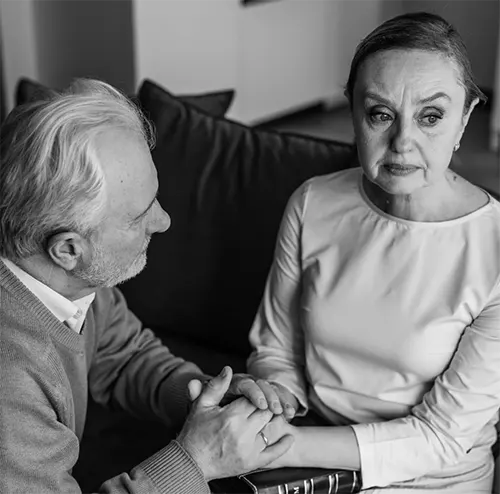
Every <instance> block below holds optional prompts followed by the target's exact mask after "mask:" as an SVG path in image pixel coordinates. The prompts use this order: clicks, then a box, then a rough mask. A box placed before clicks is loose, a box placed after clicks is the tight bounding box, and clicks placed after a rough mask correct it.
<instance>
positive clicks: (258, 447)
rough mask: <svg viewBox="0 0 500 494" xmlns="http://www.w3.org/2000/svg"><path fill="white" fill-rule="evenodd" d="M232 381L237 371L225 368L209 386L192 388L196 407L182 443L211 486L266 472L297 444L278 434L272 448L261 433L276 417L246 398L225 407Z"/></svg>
mask: <svg viewBox="0 0 500 494" xmlns="http://www.w3.org/2000/svg"><path fill="white" fill-rule="evenodd" d="M231 377H232V371H231V368H230V367H225V368H224V369H223V371H222V372H221V373H220V374H219V375H218V376H217V377H214V378H213V379H212V380H210V381H208V382H207V383H205V384H204V385H203V386H202V385H201V383H200V382H199V381H196V380H194V381H191V382H190V383H189V386H188V388H189V393H190V396H191V399H194V400H195V401H194V403H193V406H192V408H191V412H190V414H189V416H188V418H187V420H186V423H185V424H184V427H183V428H182V431H181V433H180V434H179V437H178V438H177V441H178V442H179V443H180V444H181V445H182V446H183V448H184V449H185V450H186V451H187V452H188V453H189V454H190V455H191V456H192V458H193V459H194V461H195V462H196V463H197V464H198V466H199V467H200V469H201V470H202V471H203V473H204V475H205V478H206V479H207V481H208V480H212V479H215V478H224V477H230V476H234V475H239V474H241V473H244V472H248V471H250V470H254V469H256V468H262V467H264V466H266V465H268V464H270V463H271V462H273V461H275V460H276V459H277V458H279V457H280V456H281V455H283V454H284V453H285V452H286V451H287V450H288V449H289V448H290V446H291V445H292V443H293V438H292V436H291V435H290V434H288V433H284V434H281V435H280V433H279V431H278V433H276V434H275V433H274V432H273V442H272V443H270V442H269V443H268V444H266V443H265V441H264V439H263V438H262V435H261V434H260V432H261V431H262V429H263V428H264V427H265V426H266V424H268V423H269V421H270V420H271V418H272V417H273V414H272V412H270V411H269V410H267V409H266V410H260V409H258V408H256V407H255V406H253V405H252V404H251V403H250V402H249V401H248V400H247V399H246V398H239V399H237V400H235V401H233V402H232V403H230V404H229V405H227V406H225V407H220V406H219V403H220V401H221V400H222V398H223V396H224V394H225V393H226V392H227V390H228V388H229V385H230V383H231Z"/></svg>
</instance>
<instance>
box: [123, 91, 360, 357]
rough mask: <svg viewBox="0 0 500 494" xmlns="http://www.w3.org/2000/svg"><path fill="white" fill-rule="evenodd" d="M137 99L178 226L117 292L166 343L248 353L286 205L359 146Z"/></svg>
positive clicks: (165, 96)
mask: <svg viewBox="0 0 500 494" xmlns="http://www.w3.org/2000/svg"><path fill="white" fill-rule="evenodd" d="M138 96H139V100H140V103H141V105H142V108H143V110H144V111H145V113H146V115H147V116H148V117H149V118H150V119H151V120H152V121H153V123H154V124H155V126H156V130H157V144H156V148H155V149H154V150H153V160H154V162H155V165H156V167H157V170H158V175H159V182H160V192H159V201H160V203H161V205H162V206H163V207H164V209H165V210H166V211H167V212H168V213H169V214H170V216H171V218H172V225H171V227H170V229H169V230H168V231H167V232H165V233H163V234H159V235H155V236H154V237H153V239H152V241H151V243H150V247H149V251H148V264H147V267H146V268H145V270H144V271H143V272H142V273H141V274H139V275H138V276H137V277H135V278H133V279H131V280H129V281H128V282H126V283H125V284H123V285H121V286H120V288H121V289H122V291H123V292H124V294H125V296H126V298H127V301H128V303H129V306H130V308H131V309H132V310H133V311H134V312H135V313H136V314H137V316H139V317H140V318H141V320H142V321H143V322H144V323H145V324H146V325H148V326H149V327H151V328H152V329H154V330H155V331H156V332H157V333H158V334H159V335H160V336H161V335H162V334H166V332H168V333H169V334H173V333H175V334H177V335H179V336H182V337H183V338H186V339H188V340H190V341H193V342H196V343H200V344H203V345H206V346H212V347H217V348H219V349H225V350H229V351H234V352H237V353H240V354H242V355H246V354H247V353H248V352H249V349H250V347H249V343H248V339H247V337H248V331H249V329H250V326H251V324H252V322H253V318H254V316H255V314H256V311H257V308H258V305H259V303H260V299H261V297H262V294H263V289H264V285H265V280H266V277H267V274H268V271H269V268H270V265H271V262H272V258H273V251H274V245H275V241H276V235H277V232H278V228H279V224H280V220H281V216H282V214H283V211H284V208H285V206H286V203H287V200H288V198H289V197H290V195H291V194H292V192H293V191H294V190H295V189H296V188H297V187H298V186H299V185H300V184H301V183H302V182H304V181H305V180H307V179H308V178H310V177H312V176H314V175H320V174H326V173H331V172H333V171H336V170H341V169H344V168H347V167H350V166H351V165H352V164H353V147H352V145H350V144H345V143H337V142H332V141H326V140H321V139H315V138H309V137H304V136H297V135H285V134H280V133H278V132H273V131H266V130H262V129H255V128H249V127H246V126H244V125H241V124H238V123H235V122H232V121H229V120H226V119H223V118H216V117H213V116H210V115H208V114H206V113H204V112H201V111H199V110H198V109H196V108H195V107H193V106H191V105H189V104H187V103H185V102H183V101H180V100H179V99H178V98H176V97H174V96H172V95H171V94H170V93H168V92H167V91H165V90H164V89H163V88H161V87H159V86H157V85H155V84H154V83H152V82H150V81H145V82H144V83H143V85H142V87H141V88H140V90H139V94H138Z"/></svg>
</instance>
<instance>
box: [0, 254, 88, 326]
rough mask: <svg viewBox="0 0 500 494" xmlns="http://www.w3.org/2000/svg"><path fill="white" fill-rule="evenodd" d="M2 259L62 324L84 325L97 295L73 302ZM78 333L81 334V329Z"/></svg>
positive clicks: (10, 262)
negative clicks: (75, 323) (69, 320)
mask: <svg viewBox="0 0 500 494" xmlns="http://www.w3.org/2000/svg"><path fill="white" fill-rule="evenodd" d="M0 259H1V260H2V262H3V263H4V264H5V265H6V266H7V268H9V269H10V270H11V271H12V273H14V275H15V276H17V278H19V280H20V281H21V282H22V283H23V284H24V285H25V286H26V287H27V288H28V289H29V290H30V291H31V292H32V293H33V295H35V296H36V297H37V298H38V299H39V300H40V301H41V302H42V303H43V304H44V305H45V307H47V309H49V310H50V312H52V314H54V316H55V317H56V318H57V319H58V320H59V321H60V322H66V321H68V319H73V320H74V319H80V320H81V321H82V324H83V320H84V319H85V316H86V314H87V310H88V308H89V307H90V304H91V303H92V302H93V300H94V298H95V293H91V294H90V295H86V296H85V297H82V298H79V299H78V300H75V301H73V302H72V301H71V300H69V299H67V298H66V297H63V296H62V295H61V294H60V293H58V292H56V291H55V290H52V288H50V287H49V286H47V285H46V284H45V283H42V282H41V281H39V280H37V279H36V278H34V277H33V276H31V275H30V274H28V273H27V272H26V271H24V270H23V269H21V268H20V267H19V266H17V265H16V264H14V263H13V262H12V261H9V260H8V259H5V258H3V257H0ZM71 326H73V325H71ZM80 328H81V325H80ZM77 332H80V331H79V329H78V330H77Z"/></svg>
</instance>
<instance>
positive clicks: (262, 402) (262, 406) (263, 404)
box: [259, 398, 267, 408]
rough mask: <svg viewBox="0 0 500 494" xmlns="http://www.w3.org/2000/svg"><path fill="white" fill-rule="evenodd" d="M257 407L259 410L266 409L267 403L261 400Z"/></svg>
mask: <svg viewBox="0 0 500 494" xmlns="http://www.w3.org/2000/svg"><path fill="white" fill-rule="evenodd" d="M259 407H260V408H267V401H266V400H265V399H264V398H261V399H260V400H259Z"/></svg>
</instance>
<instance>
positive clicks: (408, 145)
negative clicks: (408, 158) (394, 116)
mask: <svg viewBox="0 0 500 494" xmlns="http://www.w3.org/2000/svg"><path fill="white" fill-rule="evenodd" d="M413 132H414V128H413V121H412V120H410V119H399V120H397V121H396V122H395V124H394V125H393V126H392V134H391V149H392V150H393V151H394V152H395V153H398V154H402V153H407V152H409V151H411V149H412V146H413Z"/></svg>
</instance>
